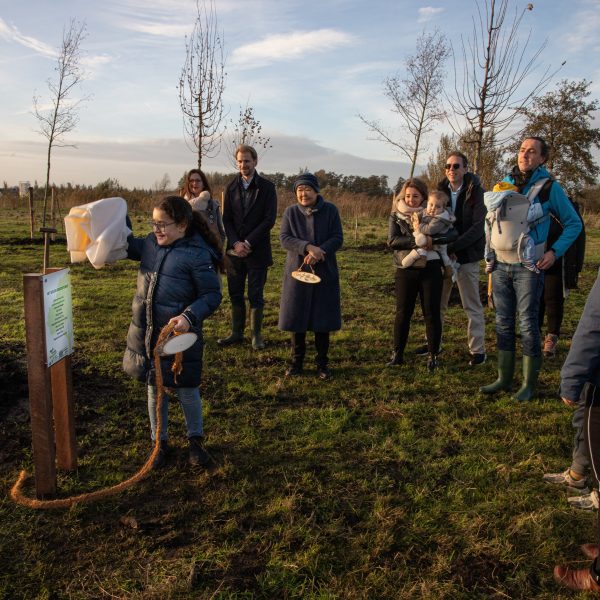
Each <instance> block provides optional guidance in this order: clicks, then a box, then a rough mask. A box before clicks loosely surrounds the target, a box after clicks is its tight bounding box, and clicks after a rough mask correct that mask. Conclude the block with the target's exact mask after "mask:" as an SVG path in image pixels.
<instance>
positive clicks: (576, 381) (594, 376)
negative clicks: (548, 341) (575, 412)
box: [560, 272, 600, 402]
mask: <svg viewBox="0 0 600 600" xmlns="http://www.w3.org/2000/svg"><path fill="white" fill-rule="evenodd" d="M560 379H561V381H560V395H561V396H562V397H563V398H567V400H573V401H574V402H577V401H578V400H580V395H581V392H582V390H583V386H584V385H585V384H586V383H593V384H594V385H595V386H596V387H600V272H599V276H598V277H597V278H596V282H595V283H594V285H593V287H592V290H591V291H590V295H589V296H588V299H587V301H586V303H585V308H584V309H583V314H582V315H581V319H580V321H579V324H578V325H577V329H576V330H575V334H574V335H573V341H572V342H571V349H570V350H569V354H568V355H567V359H566V360H565V364H564V365H563V368H562V369H561V372H560Z"/></svg>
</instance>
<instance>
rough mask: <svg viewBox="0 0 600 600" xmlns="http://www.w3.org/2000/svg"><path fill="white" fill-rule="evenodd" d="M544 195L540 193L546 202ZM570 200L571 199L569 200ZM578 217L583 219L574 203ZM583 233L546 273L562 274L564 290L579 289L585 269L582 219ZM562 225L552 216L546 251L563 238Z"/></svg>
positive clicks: (541, 199) (583, 230)
mask: <svg viewBox="0 0 600 600" xmlns="http://www.w3.org/2000/svg"><path fill="white" fill-rule="evenodd" d="M541 195H542V193H541V192H540V201H541V202H544V201H545V200H544V199H543V198H541ZM569 199H570V198H569ZM573 206H574V208H575V210H576V211H577V215H578V216H579V218H580V219H581V215H580V214H579V207H578V206H577V205H576V204H575V203H573ZM581 227H582V229H581V233H580V234H579V236H578V237H577V239H576V240H575V241H574V242H573V243H572V244H571V245H570V246H569V248H568V249H567V251H566V252H565V253H564V255H563V256H561V257H560V258H557V259H556V262H555V263H554V264H553V265H552V266H551V267H550V268H549V269H548V270H547V271H546V273H547V274H548V273H554V274H559V273H560V274H561V275H562V280H563V288H564V290H573V289H577V282H578V279H579V273H581V270H582V269H583V261H584V258H585V226H584V224H583V219H581ZM563 229H564V228H563V226H562V223H561V222H560V221H559V220H558V218H557V217H555V216H554V215H552V214H551V215H550V229H549V230H548V239H547V240H546V249H548V248H551V247H552V244H554V242H556V240H557V239H558V238H559V237H560V236H561V234H562V232H563Z"/></svg>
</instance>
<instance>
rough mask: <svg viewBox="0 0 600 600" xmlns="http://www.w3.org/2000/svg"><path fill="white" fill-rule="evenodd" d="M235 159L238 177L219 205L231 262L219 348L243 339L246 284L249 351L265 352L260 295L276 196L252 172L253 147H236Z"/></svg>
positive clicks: (265, 181)
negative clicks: (226, 319) (227, 323)
mask: <svg viewBox="0 0 600 600" xmlns="http://www.w3.org/2000/svg"><path fill="white" fill-rule="evenodd" d="M235 159H236V163H237V168H238V171H239V175H237V176H236V177H235V179H233V181H231V182H230V183H229V185H228V186H227V189H226V190H225V199H224V205H223V225H224V226H225V233H226V234H227V254H228V255H229V257H230V260H231V268H230V269H229V272H228V274H227V288H228V291H229V298H230V300H231V319H232V331H231V335H229V336H228V337H226V338H223V339H220V340H218V343H219V344H221V345H223V346H226V345H229V344H234V343H237V342H241V341H243V339H244V328H245V326H246V303H245V300H244V291H245V287H246V279H248V301H249V302H250V329H251V332H252V348H254V349H255V350H261V349H262V348H264V347H265V344H264V342H263V339H262V335H261V329H262V320H263V307H264V304H265V302H264V297H263V290H264V287H265V283H266V281H267V270H268V268H269V267H270V266H271V265H272V264H273V256H272V254H271V235H270V233H271V229H272V228H273V226H274V225H275V218H276V217H277V193H276V191H275V186H274V185H273V184H272V183H271V182H270V181H269V180H268V179H265V178H264V177H261V176H260V175H259V174H258V173H257V171H256V165H257V163H258V155H257V153H256V150H255V149H254V148H252V147H251V146H246V145H244V144H241V145H239V146H238V147H237V148H236V150H235Z"/></svg>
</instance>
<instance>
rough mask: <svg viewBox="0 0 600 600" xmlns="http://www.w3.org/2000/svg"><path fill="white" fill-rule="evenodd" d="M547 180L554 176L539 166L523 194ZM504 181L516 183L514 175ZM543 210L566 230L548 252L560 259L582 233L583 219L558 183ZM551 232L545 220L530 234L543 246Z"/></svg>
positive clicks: (547, 220)
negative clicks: (535, 184)
mask: <svg viewBox="0 0 600 600" xmlns="http://www.w3.org/2000/svg"><path fill="white" fill-rule="evenodd" d="M545 178H552V176H551V175H550V173H549V172H548V171H547V170H546V168H545V167H543V166H539V167H538V168H537V169H536V170H535V171H534V172H533V173H532V174H531V178H530V179H529V181H528V182H527V185H526V186H525V187H524V188H523V190H522V193H523V194H525V195H527V192H529V190H530V188H531V186H532V185H533V184H534V183H535V182H536V181H539V180H540V179H545ZM503 181H508V182H509V183H512V184H514V183H515V180H514V179H513V176H512V174H511V175H508V176H507V177H505V178H504V180H503ZM535 201H536V202H539V198H536V199H535ZM542 208H543V209H544V215H547V214H549V213H552V214H553V215H554V216H555V217H556V218H557V219H558V220H559V221H560V222H561V224H562V226H563V228H564V229H563V232H562V234H561V235H560V237H559V238H558V239H557V240H556V241H555V242H554V243H553V244H552V248H548V250H554V254H555V255H556V258H560V257H561V256H562V255H563V254H564V253H565V252H566V251H567V250H568V248H569V246H570V245H571V244H572V243H573V242H574V241H575V240H576V239H577V236H578V235H579V233H580V232H581V219H580V218H579V215H578V214H577V211H576V210H575V209H574V208H573V205H572V204H571V202H570V200H569V198H567V195H566V194H565V192H564V190H563V189H562V187H560V185H559V183H558V182H556V181H555V182H554V183H553V184H552V187H551V188H550V194H549V197H548V202H544V203H543V204H542ZM549 230H550V219H544V220H543V221H542V222H541V223H539V224H538V225H537V226H536V227H534V228H533V229H532V230H531V232H530V235H531V237H532V239H533V241H534V243H535V244H541V243H542V242H545V241H546V240H547V239H548V232H549Z"/></svg>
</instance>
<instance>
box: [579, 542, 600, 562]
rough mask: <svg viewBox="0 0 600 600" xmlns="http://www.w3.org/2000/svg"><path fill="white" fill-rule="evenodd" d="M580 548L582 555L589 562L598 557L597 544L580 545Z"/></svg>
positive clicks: (599, 548)
mask: <svg viewBox="0 0 600 600" xmlns="http://www.w3.org/2000/svg"><path fill="white" fill-rule="evenodd" d="M580 548H581V551H582V552H583V555H584V556H585V557H586V558H589V559H590V560H595V559H596V558H598V556H600V547H599V546H598V544H581V546H580Z"/></svg>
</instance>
